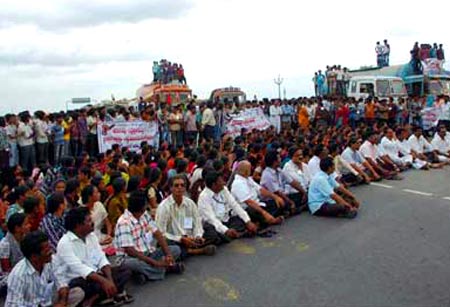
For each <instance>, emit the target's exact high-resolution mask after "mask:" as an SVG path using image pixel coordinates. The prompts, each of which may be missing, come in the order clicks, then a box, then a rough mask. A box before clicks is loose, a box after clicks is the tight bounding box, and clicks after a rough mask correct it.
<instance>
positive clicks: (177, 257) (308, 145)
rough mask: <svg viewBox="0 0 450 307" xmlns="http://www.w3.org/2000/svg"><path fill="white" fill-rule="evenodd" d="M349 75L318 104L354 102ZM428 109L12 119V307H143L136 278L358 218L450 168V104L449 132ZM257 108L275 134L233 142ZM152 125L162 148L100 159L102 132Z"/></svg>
mask: <svg viewBox="0 0 450 307" xmlns="http://www.w3.org/2000/svg"><path fill="white" fill-rule="evenodd" d="M339 71H340V73H339V74H340V75H339V74H338V72H339ZM345 71H346V69H342V70H341V68H340V66H333V67H329V68H328V69H327V74H328V78H322V77H321V76H323V75H322V73H321V72H320V71H319V72H318V74H317V76H316V78H317V80H316V81H315V82H317V88H316V90H317V93H318V94H320V93H321V87H320V86H319V85H321V84H322V82H329V84H328V87H329V88H331V89H333V91H334V92H335V93H336V94H341V93H342V91H344V89H345V82H346V79H345V77H343V76H345V73H344V72H345ZM331 74H334V75H335V77H331V76H330V75H331ZM330 77H331V79H330ZM162 78H163V79H164V78H166V77H164V76H163V77H162ZM167 78H169V79H170V74H169V75H167ZM321 78H322V79H321ZM157 79H159V77H158V78H157ZM320 80H322V81H320ZM425 104H426V99H425V98H424V97H413V98H409V99H406V100H403V99H400V100H399V101H394V100H393V99H389V100H378V99H377V98H376V97H370V98H368V99H366V100H359V101H355V100H353V99H347V98H342V97H341V96H324V97H312V98H298V99H292V100H277V99H275V100H268V99H264V100H263V101H248V102H246V103H242V104H232V103H227V102H226V103H224V104H220V103H213V102H208V103H201V104H197V103H196V102H195V101H193V102H191V103H190V104H187V105H179V106H176V107H173V106H169V105H164V104H163V105H154V104H152V103H146V102H143V106H142V108H141V110H140V111H138V110H135V109H133V108H132V107H130V108H125V107H118V108H116V107H111V108H106V107H86V108H84V109H81V110H78V111H71V112H60V113H50V114H48V113H45V112H43V111H37V112H35V113H34V114H30V113H29V112H21V113H19V114H17V115H16V114H7V115H5V116H4V117H1V118H0V161H1V172H2V174H1V177H0V182H1V194H0V226H1V230H2V233H1V236H2V237H3V239H2V240H1V241H0V266H1V273H0V286H1V287H2V289H3V291H6V293H7V296H6V306H28V305H41V306H49V305H52V304H53V306H77V305H78V304H79V303H80V302H82V304H83V306H92V305H93V304H101V305H107V304H109V305H113V306H118V305H121V304H124V303H130V302H132V301H133V297H132V296H131V295H130V294H129V293H128V292H127V291H126V284H127V282H128V280H129V279H130V278H134V279H136V280H137V281H138V282H140V283H146V282H147V281H149V280H162V279H164V277H165V276H166V274H182V273H183V271H184V269H185V265H186V262H187V259H188V258H189V257H192V256H197V255H207V256H212V255H214V254H215V253H216V252H218V249H217V247H218V246H220V245H222V244H225V243H227V242H230V241H232V240H234V239H238V238H242V237H245V238H252V237H255V236H260V237H268V238H270V237H272V236H274V235H276V231H274V228H273V226H274V225H281V224H283V221H284V220H285V219H287V218H293V217H294V216H297V215H299V214H301V213H302V212H305V211H309V213H310V214H312V215H314V216H333V217H342V218H355V217H356V216H357V214H358V210H361V209H363V207H364V205H363V203H364V200H362V201H361V200H359V199H357V198H356V197H355V195H354V194H353V193H352V192H351V190H349V187H352V186H356V185H359V184H370V183H371V182H373V181H380V180H401V179H402V177H403V176H402V173H403V172H405V171H407V170H408V169H412V168H413V169H418V170H429V169H439V168H443V167H444V166H445V165H447V164H449V161H450V134H449V132H448V130H447V129H448V128H449V124H450V105H449V97H445V96H443V97H438V100H437V102H436V105H437V106H438V107H439V110H440V113H439V118H438V122H437V123H436V125H435V128H434V129H431V130H427V131H424V129H423V127H422V124H423V121H422V113H421V110H422V108H423V107H424V106H425ZM246 108H261V109H262V111H263V113H264V114H265V116H267V118H268V119H269V121H270V123H271V125H272V126H271V127H270V128H269V129H267V130H264V131H259V130H256V129H253V130H250V129H245V128H243V129H242V131H241V133H240V135H238V136H237V137H232V136H230V135H228V134H227V133H226V131H227V129H226V122H227V118H229V116H231V115H232V114H233V113H238V112H239V111H240V110H243V109H246ZM138 119H139V120H142V121H147V122H151V121H154V122H157V123H158V126H159V135H160V140H159V142H158V144H148V143H147V142H142V144H141V146H140V148H139V150H137V151H134V152H133V151H131V150H130V149H129V148H127V147H124V146H122V147H121V146H120V145H119V144H115V145H114V146H112V148H111V149H108V150H107V151H106V152H99V146H98V141H97V140H98V139H97V133H98V130H97V126H98V125H99V124H100V123H110V124H111V125H113V124H114V122H118V121H121V122H123V121H134V120H138ZM294 218H301V217H294ZM37 273H38V274H37ZM42 276H44V277H45V278H44V277H42ZM44 279H45V282H44Z"/></svg>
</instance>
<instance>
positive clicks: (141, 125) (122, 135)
mask: <svg viewBox="0 0 450 307" xmlns="http://www.w3.org/2000/svg"><path fill="white" fill-rule="evenodd" d="M97 136H98V147H99V151H100V152H105V151H107V150H108V149H111V147H112V145H113V144H119V146H120V147H124V146H126V147H128V148H129V149H130V150H132V151H137V150H139V149H140V147H141V143H142V142H144V141H146V142H147V143H148V144H149V145H152V146H155V147H156V148H157V147H158V144H159V132H158V123H156V122H144V121H131V122H114V121H113V122H105V123H101V124H99V125H98V126H97Z"/></svg>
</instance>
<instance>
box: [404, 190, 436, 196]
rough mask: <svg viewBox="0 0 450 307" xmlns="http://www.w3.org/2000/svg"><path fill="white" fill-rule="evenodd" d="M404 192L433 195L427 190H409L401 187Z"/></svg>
mask: <svg viewBox="0 0 450 307" xmlns="http://www.w3.org/2000/svg"><path fill="white" fill-rule="evenodd" d="M403 191H404V192H408V193H412V194H417V195H423V196H433V193H427V192H421V191H416V190H410V189H403Z"/></svg>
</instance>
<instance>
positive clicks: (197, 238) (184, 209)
mask: <svg viewBox="0 0 450 307" xmlns="http://www.w3.org/2000/svg"><path fill="white" fill-rule="evenodd" d="M186 185H187V182H186V178H185V177H184V176H183V175H181V174H179V175H175V176H174V177H172V178H171V182H170V187H171V192H172V195H170V196H169V197H167V198H166V199H164V201H163V202H162V203H161V204H159V206H158V209H157V211H156V225H157V227H158V229H159V230H160V231H161V232H162V233H163V234H164V236H165V237H166V238H167V239H168V240H169V243H171V244H172V243H174V244H176V245H178V246H179V247H180V248H181V258H182V259H183V258H186V257H187V256H188V255H208V256H212V255H214V254H215V253H216V247H215V246H214V245H212V244H210V243H211V242H207V241H206V240H205V239H204V238H203V233H204V231H203V227H202V222H201V219H200V214H199V212H198V207H197V205H196V204H195V203H194V201H193V200H191V199H190V198H188V197H186V196H185V193H186Z"/></svg>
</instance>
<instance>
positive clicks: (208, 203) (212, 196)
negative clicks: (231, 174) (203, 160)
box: [198, 171, 258, 244]
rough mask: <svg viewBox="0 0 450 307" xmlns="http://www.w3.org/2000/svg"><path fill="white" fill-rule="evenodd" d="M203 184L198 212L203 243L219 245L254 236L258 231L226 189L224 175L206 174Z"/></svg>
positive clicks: (214, 172)
mask: <svg viewBox="0 0 450 307" xmlns="http://www.w3.org/2000/svg"><path fill="white" fill-rule="evenodd" d="M205 183H206V187H205V188H204V189H203V191H202V192H201V193H200V196H199V199H198V210H199V213H200V217H201V218H202V221H203V229H204V231H205V234H204V237H205V238H206V240H209V241H213V242H215V243H216V244H221V243H226V242H229V241H230V240H232V239H237V238H239V237H241V236H245V235H248V236H252V235H255V234H256V232H257V230H258V227H257V226H256V225H255V224H254V223H253V222H252V221H251V219H250V217H249V215H248V214H247V212H246V211H245V210H244V209H242V207H241V206H240V205H239V204H238V203H237V202H236V200H235V199H234V197H233V195H231V193H230V191H228V189H227V188H226V187H225V180H224V178H223V175H222V174H221V173H219V172H216V171H208V172H207V173H206V175H205Z"/></svg>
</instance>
